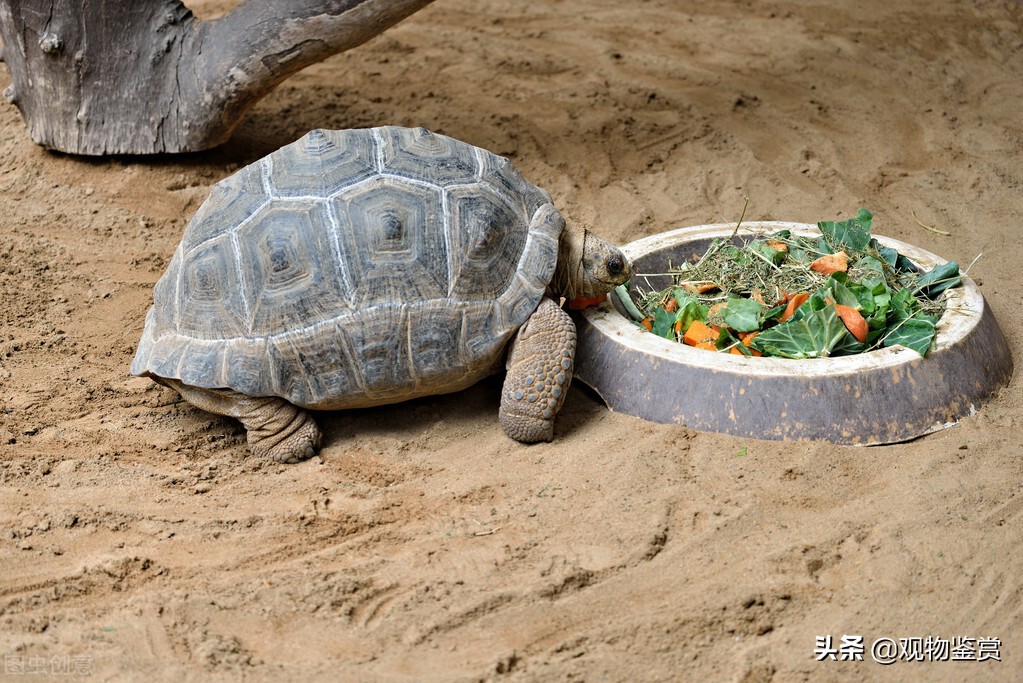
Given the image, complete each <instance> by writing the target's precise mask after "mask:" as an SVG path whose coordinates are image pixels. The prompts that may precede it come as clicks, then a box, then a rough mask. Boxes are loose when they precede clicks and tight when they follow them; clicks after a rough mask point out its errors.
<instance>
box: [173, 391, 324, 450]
mask: <svg viewBox="0 0 1023 683" xmlns="http://www.w3.org/2000/svg"><path fill="white" fill-rule="evenodd" d="M155 379H156V380H157V381H159V382H160V383H161V384H165V385H167V386H169V387H170V388H171V389H174V390H175V391H177V392H178V393H179V394H181V396H182V398H184V399H185V400H186V401H188V402H189V403H191V404H192V405H194V406H195V407H196V408H200V409H202V410H205V411H207V412H210V413H216V414H217V415H227V416H228V417H233V418H235V419H237V420H239V421H240V422H241V423H242V425H244V427H245V431H246V435H247V438H248V441H249V448H250V449H251V450H252V452H253V453H254V454H255V455H258V456H265V457H269V458H273V459H274V460H276V461H278V462H285V463H293V462H299V461H302V460H305V459H306V458H310V457H312V456H313V455H314V454H315V453H316V451H317V450H319V448H320V441H321V440H322V434H321V433H320V428H319V427H317V426H316V422H314V421H313V418H312V417H311V416H310V415H309V413H308V412H307V411H305V410H303V409H301V408H298V407H297V406H294V405H292V404H291V403H288V402H287V401H285V400H284V399H283V398H277V397H256V396H246V395H245V394H240V393H238V392H237V391H232V390H231V389H202V388H199V387H193V386H189V385H187V384H182V383H181V382H180V381H178V380H176V379H167V378H165V377H159V378H155Z"/></svg>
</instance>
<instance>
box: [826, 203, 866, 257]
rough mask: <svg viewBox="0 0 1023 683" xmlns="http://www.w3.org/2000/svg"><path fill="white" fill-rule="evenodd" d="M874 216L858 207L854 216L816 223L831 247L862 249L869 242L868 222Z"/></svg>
mask: <svg viewBox="0 0 1023 683" xmlns="http://www.w3.org/2000/svg"><path fill="white" fill-rule="evenodd" d="M873 218H874V216H873V215H872V214H871V213H870V212H869V211H867V210H866V209H860V211H859V213H858V214H857V216H856V218H850V219H849V220H847V221H842V222H840V223H836V222H834V221H821V222H819V223H818V224H817V227H818V228H820V231H821V232H822V233H824V235H825V237H826V238H827V240H828V243H829V244H830V245H831V246H832V247H844V248H849V249H852V250H855V251H863V250H864V249H866V248H867V245H869V244H870V239H871V238H870V224H871V222H872V221H873Z"/></svg>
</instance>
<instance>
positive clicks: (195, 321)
mask: <svg viewBox="0 0 1023 683" xmlns="http://www.w3.org/2000/svg"><path fill="white" fill-rule="evenodd" d="M563 227H564V221H563V220H562V218H561V216H560V215H559V214H558V212H557V210H556V209H555V208H554V206H553V205H552V204H551V200H550V196H549V195H548V194H547V193H546V192H545V191H543V190H541V189H539V188H537V187H535V186H533V185H531V184H530V183H528V182H527V181H526V180H524V179H523V178H522V176H521V175H519V173H518V172H517V171H516V170H515V169H514V168H513V167H512V165H511V164H510V163H509V162H508V160H507V159H504V158H502V157H498V156H495V155H493V154H491V153H490V152H487V151H485V150H482V149H479V148H477V147H474V146H472V145H469V144H466V143H464V142H459V141H458V140H454V139H452V138H449V137H446V136H444V135H439V134H434V133H430V132H429V131H427V130H424V129H422V128H420V129H407V128H397V127H384V128H374V129H367V130H345V131H326V130H314V131H312V132H311V133H309V134H308V135H306V136H305V137H303V138H302V139H300V140H298V141H297V142H294V143H292V144H290V145H287V146H286V147H282V148H281V149H279V150H277V151H276V152H274V153H272V154H270V155H269V156H267V157H264V158H263V159H261V160H260V161H258V162H256V163H254V164H251V165H250V166H247V167H245V168H243V169H241V170H240V171H238V172H237V173H236V174H234V175H233V176H231V177H229V178H226V179H225V180H223V181H221V182H219V183H217V184H216V185H215V186H214V187H213V189H212V190H211V192H210V196H209V197H208V198H207V200H206V201H205V202H204V203H203V205H202V206H201V207H199V210H198V212H197V213H196V215H195V216H194V217H193V218H192V220H191V222H190V223H189V224H188V227H187V228H186V229H185V234H184V236H183V238H182V240H181V244H180V246H179V247H178V249H177V251H176V252H175V254H174V258H173V259H172V260H171V263H170V265H169V266H168V268H167V272H166V273H164V275H163V277H161V278H160V281H159V282H157V284H156V288H155V291H154V297H153V298H154V303H153V306H152V307H151V308H150V309H149V312H148V314H147V315H146V324H145V329H144V331H143V333H142V340H141V342H140V343H139V348H138V352H137V353H136V355H135V360H134V362H133V363H132V366H131V371H132V373H133V374H135V375H150V376H158V377H166V378H171V379H178V380H181V381H182V382H184V383H185V384H190V385H193V386H198V387H205V388H230V389H234V390H236V391H239V392H242V393H244V394H248V395H250V396H280V397H282V398H285V399H287V400H289V401H291V402H292V403H294V404H296V405H300V406H304V407H308V408H346V407H358V406H368V405H376V404H381V403H391V402H395V401H400V400H404V399H407V398H412V397H414V396H422V395H426V394H435V393H442V392H447V391H455V390H457V389H461V388H464V387H466V386H468V385H470V384H472V383H473V382H476V381H478V380H479V379H481V378H482V377H484V376H486V375H488V374H490V373H491V372H493V371H494V370H495V369H496V368H497V366H498V364H499V363H500V360H501V354H502V351H503V350H504V348H505V346H506V345H507V343H508V341H509V340H510V339H511V337H512V335H513V334H514V333H515V331H516V330H517V329H518V328H519V326H520V325H522V324H523V323H524V322H525V321H526V319H527V318H528V317H529V315H530V314H531V313H532V312H533V311H534V310H535V309H536V307H537V305H538V304H539V302H540V299H541V298H542V296H543V294H544V290H545V289H546V287H547V285H548V284H549V283H550V281H551V278H552V277H553V274H554V267H555V265H556V261H557V255H558V239H559V236H560V234H561V230H562V229H563Z"/></svg>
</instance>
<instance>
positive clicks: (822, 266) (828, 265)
mask: <svg viewBox="0 0 1023 683" xmlns="http://www.w3.org/2000/svg"><path fill="white" fill-rule="evenodd" d="M810 269H811V270H815V271H817V272H818V273H820V274H821V275H831V274H832V273H844V272H845V271H847V270H849V256H848V255H846V253H845V252H844V251H840V252H838V253H837V254H825V255H824V256H821V257H820V258H818V259H816V260H815V261H814V262H813V263H811V264H810Z"/></svg>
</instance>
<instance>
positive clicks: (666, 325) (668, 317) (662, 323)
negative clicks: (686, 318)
mask: <svg viewBox="0 0 1023 683" xmlns="http://www.w3.org/2000/svg"><path fill="white" fill-rule="evenodd" d="M651 331H652V332H653V333H654V334H656V335H657V336H658V337H664V338H665V339H670V340H672V341H674V340H675V314H674V313H668V312H667V311H666V310H664V309H663V308H658V309H656V310H655V311H654V322H653V330H651Z"/></svg>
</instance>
